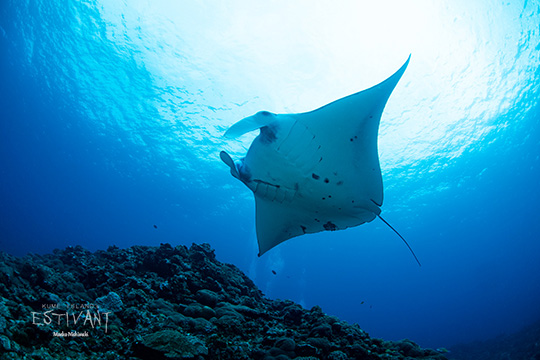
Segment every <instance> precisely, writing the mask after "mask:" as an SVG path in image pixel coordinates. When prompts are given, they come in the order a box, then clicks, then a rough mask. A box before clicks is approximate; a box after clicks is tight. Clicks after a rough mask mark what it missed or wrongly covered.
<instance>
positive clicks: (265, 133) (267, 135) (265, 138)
mask: <svg viewBox="0 0 540 360" xmlns="http://www.w3.org/2000/svg"><path fill="white" fill-rule="evenodd" d="M259 137H260V139H261V142H263V143H264V144H271V143H273V142H274V141H276V131H275V128H274V127H273V126H270V125H267V126H263V127H262V128H261V134H260V135H259Z"/></svg>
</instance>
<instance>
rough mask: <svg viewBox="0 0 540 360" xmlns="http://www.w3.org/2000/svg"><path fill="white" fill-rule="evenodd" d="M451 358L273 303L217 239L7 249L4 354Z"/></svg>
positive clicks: (0, 264) (1, 320)
mask: <svg viewBox="0 0 540 360" xmlns="http://www.w3.org/2000/svg"><path fill="white" fill-rule="evenodd" d="M58 358H63V359H261V360H287V359H297V360H316V359H329V360H346V359H373V360H375V359H437V360H443V359H446V358H445V357H444V355H442V354H440V353H439V352H437V351H435V350H430V349H422V348H420V347H419V346H418V345H417V344H415V343H414V342H412V341H410V340H402V341H397V342H396V341H385V340H381V339H376V338H372V337H370V336H369V335H368V334H367V333H366V332H365V331H363V330H362V329H361V328H360V327H359V326H358V325H356V324H349V323H347V322H345V321H342V320H340V319H338V318H337V317H335V316H329V315H326V314H324V313H323V311H322V310H321V308H320V307H318V306H315V307H313V308H312V309H309V310H308V309H304V308H302V307H301V306H300V305H298V304H296V303H294V302H292V301H289V300H271V299H268V298H266V297H265V296H264V295H263V293H262V292H261V291H260V290H259V289H258V288H257V287H256V286H255V285H254V284H253V282H252V281H251V280H250V279H249V278H248V277H247V276H246V275H245V274H243V273H242V272H241V271H240V270H239V269H238V268H237V267H235V266H234V265H230V264H224V263H221V262H219V261H218V260H217V259H216V256H215V254H214V251H213V250H212V249H211V248H210V246H209V245H208V244H193V245H192V246H191V247H190V248H187V247H185V246H182V245H179V246H176V247H173V246H171V245H169V244H162V245H161V246H159V247H148V246H133V247H130V248H127V249H120V248H118V247H115V246H111V247H109V248H108V249H107V250H100V251H96V252H94V253H92V252H90V251H88V250H86V249H84V248H83V247H81V246H75V247H68V248H66V249H64V250H54V251H53V253H52V254H46V255H36V254H29V255H26V256H24V257H14V256H11V255H9V254H6V253H1V252H0V359H58Z"/></svg>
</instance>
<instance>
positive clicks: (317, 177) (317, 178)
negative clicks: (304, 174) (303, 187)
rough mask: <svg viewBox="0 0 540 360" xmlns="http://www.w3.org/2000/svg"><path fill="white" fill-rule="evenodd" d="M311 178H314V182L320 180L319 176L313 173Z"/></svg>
mask: <svg viewBox="0 0 540 360" xmlns="http://www.w3.org/2000/svg"><path fill="white" fill-rule="evenodd" d="M311 177H312V178H314V179H315V180H319V178H320V176H319V175H317V174H315V173H313V174H311Z"/></svg>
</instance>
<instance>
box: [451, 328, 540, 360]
mask: <svg viewBox="0 0 540 360" xmlns="http://www.w3.org/2000/svg"><path fill="white" fill-rule="evenodd" d="M450 350H451V352H450V353H449V357H450V359H452V360H454V359H455V360H508V359H512V360H540V321H537V322H535V323H534V324H531V325H529V326H526V327H525V328H523V329H522V330H521V331H518V332H517V333H515V334H509V335H500V336H498V337H496V338H494V339H490V340H486V341H475V342H472V343H468V344H460V345H455V346H452V348H451V349H450Z"/></svg>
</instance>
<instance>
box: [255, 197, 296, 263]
mask: <svg viewBox="0 0 540 360" xmlns="http://www.w3.org/2000/svg"><path fill="white" fill-rule="evenodd" d="M255 210H256V212H255V215H256V229H257V241H258V243H259V256H261V255H263V254H264V253H265V252H267V251H268V250H270V249H272V248H273V247H274V246H276V245H278V244H281V243H282V242H284V241H285V240H288V239H290V238H293V237H295V236H299V235H303V234H304V233H305V231H304V230H303V229H302V226H300V225H298V226H295V224H298V223H301V221H298V217H299V216H302V214H301V213H300V212H298V211H294V210H291V209H290V208H287V207H284V206H283V205H282V204H280V203H277V202H273V201H268V200H265V199H262V198H259V197H257V196H256V197H255ZM304 229H305V228H304Z"/></svg>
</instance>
